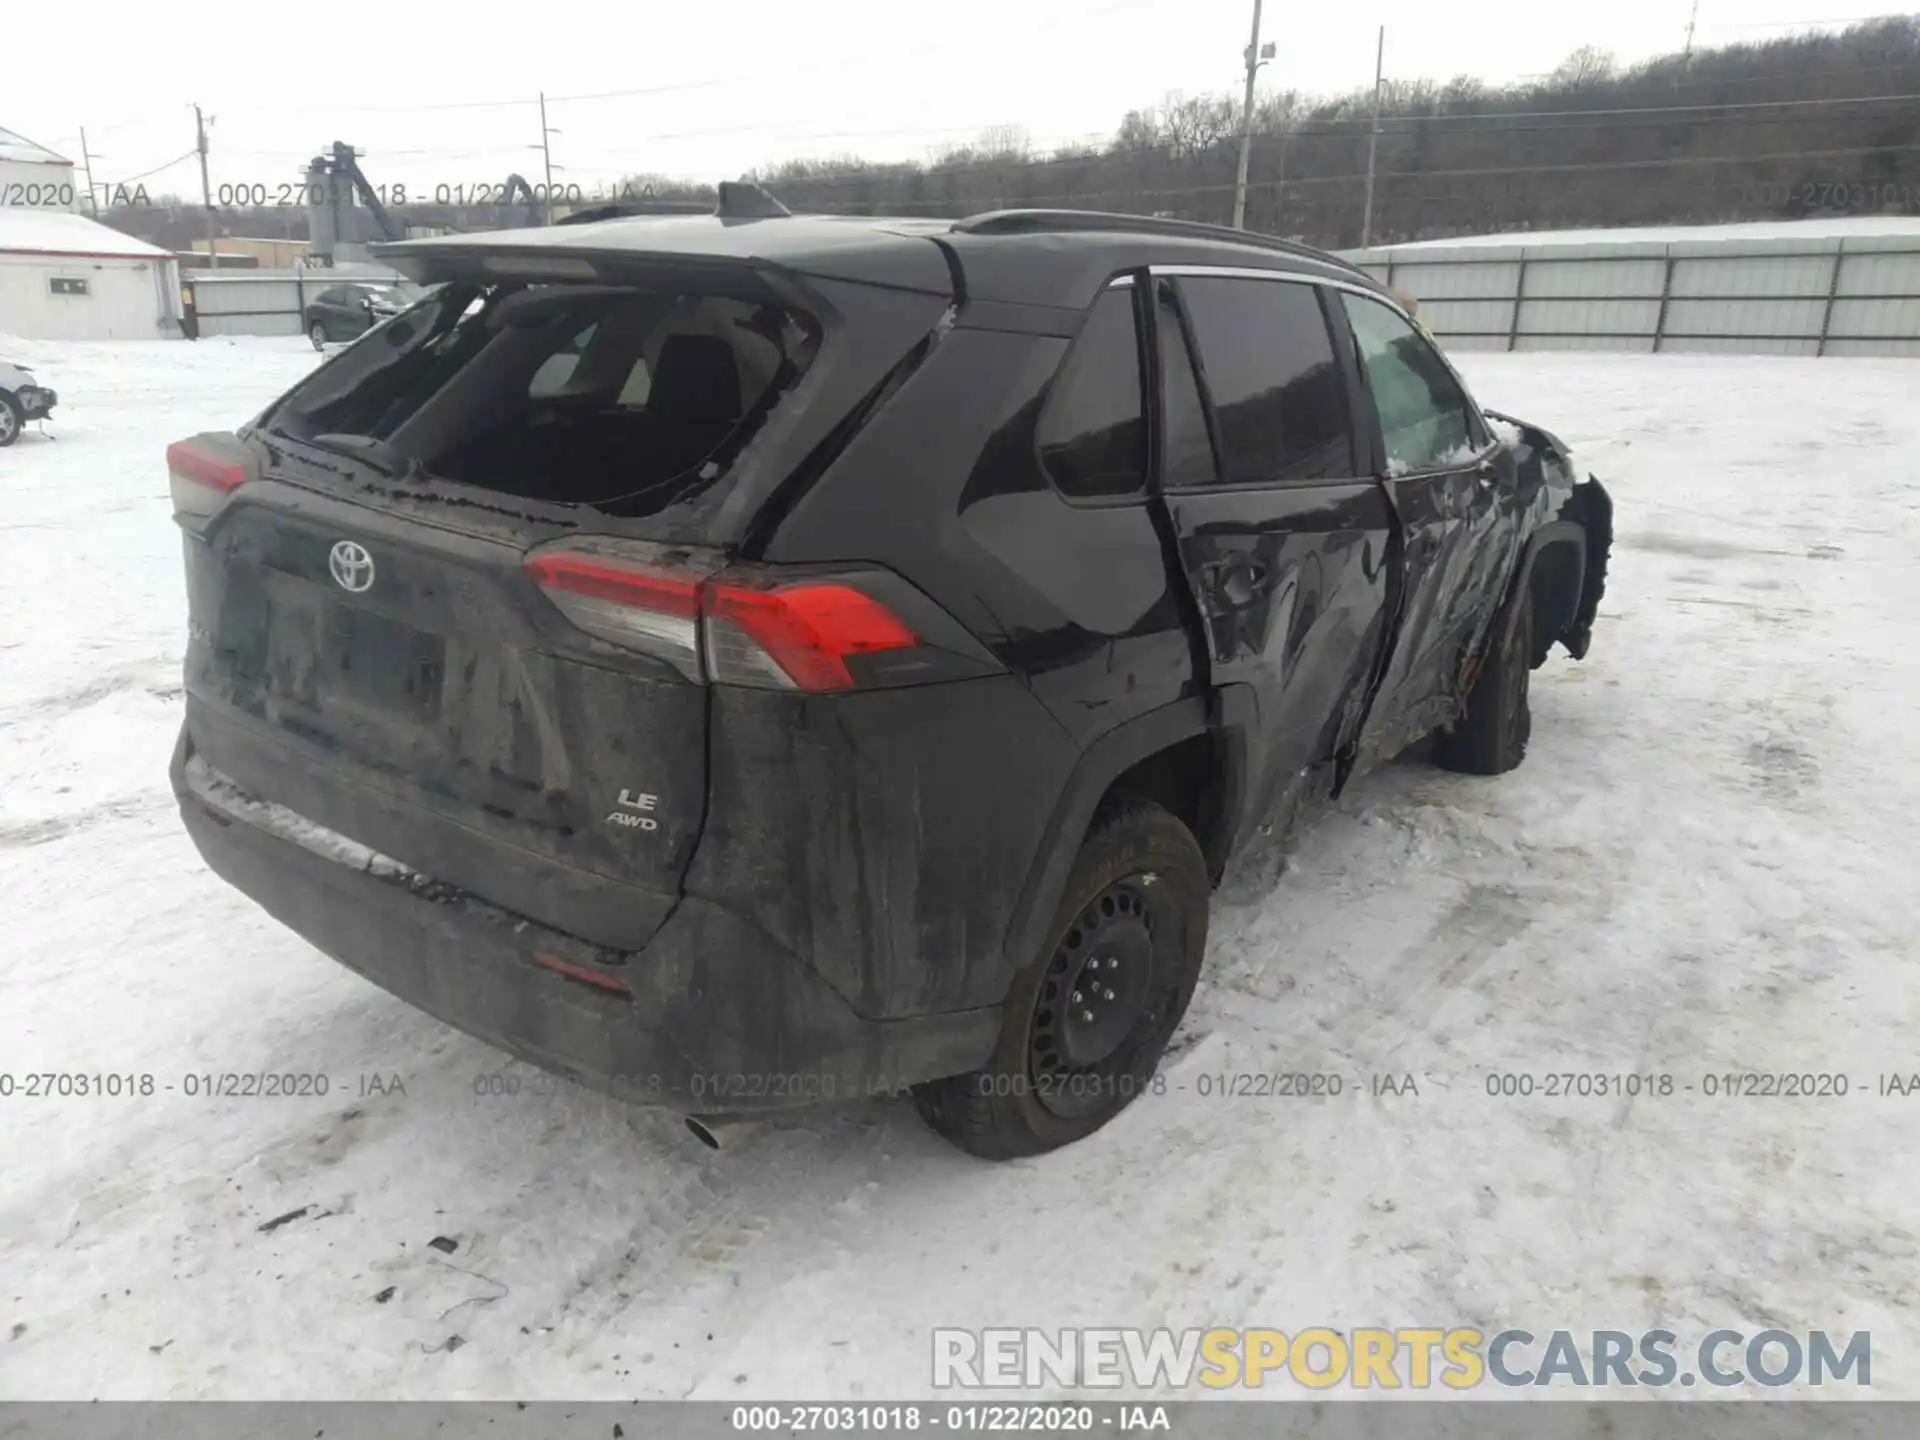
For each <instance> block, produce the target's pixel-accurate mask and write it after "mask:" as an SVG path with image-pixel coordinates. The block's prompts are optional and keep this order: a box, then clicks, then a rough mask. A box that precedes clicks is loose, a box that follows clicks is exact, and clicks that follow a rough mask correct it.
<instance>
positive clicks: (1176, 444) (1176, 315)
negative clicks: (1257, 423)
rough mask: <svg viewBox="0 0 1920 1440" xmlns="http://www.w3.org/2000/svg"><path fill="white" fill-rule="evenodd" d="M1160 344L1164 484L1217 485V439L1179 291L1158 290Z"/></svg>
mask: <svg viewBox="0 0 1920 1440" xmlns="http://www.w3.org/2000/svg"><path fill="white" fill-rule="evenodd" d="M1158 293H1159V307H1160V308H1159V314H1158V318H1157V320H1156V322H1155V323H1156V326H1157V328H1158V330H1159V339H1160V395H1161V403H1162V404H1163V405H1164V406H1165V410H1166V435H1165V438H1164V439H1163V441H1162V445H1163V447H1164V448H1163V454H1162V457H1161V464H1162V466H1163V469H1162V472H1161V474H1162V482H1161V483H1162V484H1164V485H1166V486H1167V488H1168V489H1171V490H1178V489H1181V488H1183V487H1192V486H1195V485H1211V484H1213V483H1214V482H1215V481H1216V480H1217V479H1218V478H1219V472H1218V470H1217V468H1216V466H1215V461H1214V455H1213V440H1212V437H1211V436H1209V435H1208V433H1207V412H1206V409H1205V407H1204V406H1203V405H1202V404H1201V403H1200V386H1199V384H1198V383H1197V382H1196V381H1195V380H1194V378H1193V357H1192V354H1191V352H1190V351H1189V349H1188V344H1189V340H1188V337H1187V334H1186V327H1185V324H1184V322H1183V321H1182V320H1181V318H1180V306H1179V303H1178V301H1177V300H1176V299H1175V298H1174V293H1173V286H1172V284H1171V283H1170V282H1168V281H1165V280H1162V281H1161V282H1160V284H1159V286H1158Z"/></svg>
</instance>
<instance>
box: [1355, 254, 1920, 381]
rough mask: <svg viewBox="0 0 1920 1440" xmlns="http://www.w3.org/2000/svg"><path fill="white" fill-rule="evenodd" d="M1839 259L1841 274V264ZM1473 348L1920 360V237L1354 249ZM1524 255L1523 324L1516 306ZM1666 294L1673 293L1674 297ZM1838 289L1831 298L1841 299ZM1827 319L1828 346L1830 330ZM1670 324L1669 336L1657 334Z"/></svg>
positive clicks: (1433, 321)
mask: <svg viewBox="0 0 1920 1440" xmlns="http://www.w3.org/2000/svg"><path fill="white" fill-rule="evenodd" d="M1836 257H1837V260H1838V269H1837V270H1836V268H1835V264H1836ZM1346 258H1348V259H1349V260H1355V261H1359V262H1362V263H1364V265H1365V267H1366V269H1367V270H1368V271H1369V273H1371V274H1373V275H1374V276H1376V277H1378V278H1381V279H1385V278H1386V266H1387V262H1388V261H1389V260H1391V262H1392V270H1393V278H1392V284H1393V286H1394V288H1395V289H1398V290H1402V291H1404V292H1406V293H1407V294H1410V295H1412V296H1414V297H1415V298H1416V299H1418V300H1419V301H1420V302H1421V305H1420V308H1421V316H1422V318H1423V319H1424V320H1425V321H1426V322H1427V324H1428V325H1429V326H1430V327H1431V328H1432V330H1433V331H1434V333H1435V334H1437V335H1438V336H1439V337H1440V338H1441V340H1442V341H1444V342H1446V343H1447V344H1448V345H1451V346H1456V347H1458V348H1461V349H1476V350H1484V349H1507V348H1509V342H1511V347H1512V348H1515V349H1521V350H1563V349H1582V350H1587V349H1606V350H1628V351H1642V350H1648V349H1659V350H1661V351H1695V352H1704V353H1713V354H1722V353H1728V354H1731V353H1743V352H1744V353H1748V354H1775V355H1813V354H1828V355H1867V354H1872V355H1920V240H1916V239H1915V238H1914V237H1912V236H1911V235H1909V234H1906V233H1905V232H1892V231H1890V232H1888V233H1887V234H1884V235H1880V234H1867V235H1861V236H1854V235H1849V236H1847V237H1846V239H1845V242H1844V243H1842V241H1841V240H1840V239H1839V238H1838V237H1836V236H1833V235H1820V234H1806V233H1804V232H1803V233H1794V232H1793V231H1791V230H1790V229H1789V230H1788V231H1786V233H1782V234H1780V235H1777V236H1765V237H1758V238H1749V237H1741V238H1737V239H1735V238H1729V239H1724V240H1721V239H1685V240H1672V241H1658V240H1652V239H1638V240H1616V241H1608V240H1606V239H1604V238H1602V237H1599V236H1596V238H1595V239H1594V240H1592V241H1584V240H1583V241H1580V242H1575V243H1567V244H1553V245H1538V244H1535V245H1528V244H1526V243H1525V240H1524V238H1522V237H1516V238H1515V239H1514V240H1512V241H1497V242H1493V243H1476V244H1473V245H1471V246H1464V245H1463V246H1460V247H1457V248H1456V247H1452V246H1448V247H1445V248H1438V249H1435V248H1422V247H1419V246H1409V247H1406V248H1403V249H1395V248H1393V247H1383V248H1381V249H1377V250H1369V251H1364V252H1349V253H1348V255H1347V257H1346ZM1523 259H1524V264H1525V277H1524V281H1522V282H1521V283H1522V284H1523V286H1524V292H1525V298H1524V299H1523V300H1522V301H1521V303H1520V306H1519V316H1518V320H1519V324H1518V325H1517V326H1515V325H1514V320H1515V316H1514V313H1513V309H1512V306H1511V304H1510V302H1508V301H1505V300H1502V299H1500V298H1499V297H1502V296H1506V295H1511V294H1512V293H1513V288H1514V283H1515V281H1516V280H1518V279H1519V270H1520V266H1521V263H1522V261H1523ZM1663 297H1664V299H1663ZM1829 297H1831V304H1830V303H1829ZM1823 326H1824V330H1825V335H1826V343H1825V346H1824V348H1823V347H1822V345H1821V341H1820V337H1821V334H1822V329H1823ZM1656 329H1658V330H1659V332H1660V336H1661V338H1660V341H1659V343H1658V345H1657V346H1656V345H1654V344H1653V343H1652V341H1651V340H1650V339H1649V338H1648V337H1650V336H1651V335H1652V333H1653V332H1654V331H1655V330H1656Z"/></svg>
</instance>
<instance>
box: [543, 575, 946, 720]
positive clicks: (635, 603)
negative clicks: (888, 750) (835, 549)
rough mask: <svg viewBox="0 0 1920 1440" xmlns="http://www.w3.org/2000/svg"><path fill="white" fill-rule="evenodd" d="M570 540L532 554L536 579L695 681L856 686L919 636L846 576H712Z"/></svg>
mask: <svg viewBox="0 0 1920 1440" xmlns="http://www.w3.org/2000/svg"><path fill="white" fill-rule="evenodd" d="M580 543H582V542H563V543H562V544H560V545H557V546H554V547H552V548H549V549H546V550H541V551H537V552H535V553H534V554H533V555H530V556H529V557H528V558H527V561H526V570H527V574H528V576H529V577H530V578H531V579H532V580H533V581H534V583H535V584H537V585H539V586H540V588H541V590H542V591H543V592H544V593H545V594H546V596H547V598H548V599H549V600H551V601H552V602H553V603H554V605H556V606H557V607H559V609H560V611H561V612H562V613H563V614H564V615H566V617H567V618H568V619H569V620H571V621H572V622H573V623H574V624H575V625H577V626H579V627H580V628H581V629H582V630H585V631H586V632H587V633H588V634H590V635H595V636H598V637H599V638H600V639H602V640H608V641H611V642H612V643H614V644H616V645H620V646H623V647H625V648H627V649H630V650H637V651H640V652H641V653H643V654H648V655H653V656H655V657H657V658H659V659H662V660H665V661H667V662H668V663H669V664H671V665H673V667H674V668H675V669H676V670H678V671H679V672H680V673H681V674H682V675H685V676H686V677H687V678H688V679H689V680H695V681H703V680H713V681H716V682H718V683H720V684H723V685H753V686H758V687H761V688H764V689H778V690H806V691H812V692H819V693H827V692H832V691H836V690H851V689H855V688H857V686H858V685H859V683H860V681H859V678H858V677H857V676H856V675H855V673H854V672H853V670H852V669H850V668H849V667H848V664H847V662H848V661H849V660H850V659H853V658H854V657H856V656H860V655H871V654H876V653H879V652H882V651H888V650H911V649H914V648H916V647H918V646H920V645H921V644H922V641H921V639H920V637H919V636H918V635H917V634H915V633H914V631H913V629H912V628H911V627H910V626H908V625H907V624H906V622H905V621H903V620H902V619H901V618H900V617H899V616H898V615H896V614H895V613H894V612H893V611H892V610H890V609H888V608H887V606H886V605H884V604H883V603H881V602H880V601H879V600H876V599H875V598H874V597H873V596H871V595H869V594H867V593H866V592H865V591H863V590H861V589H859V588H857V587H856V586H854V585H852V584H850V583H848V582H847V581H845V580H841V579H820V580H800V581H788V582H787V583H785V584H782V583H780V582H779V580H778V579H777V578H775V577H772V576H766V577H764V578H763V577H762V575H761V574H760V573H758V572H755V571H753V570H751V569H750V568H736V569H731V570H728V571H726V572H725V573H724V574H722V575H720V576H718V577H714V578H709V577H707V576H705V575H703V574H700V573H698V572H696V571H694V570H691V569H681V568H678V567H677V566H675V565H663V564H656V563H652V562H650V561H646V560H641V559H638V558H629V557H628V556H627V555H625V554H620V553H615V552H614V549H613V547H612V546H610V545H609V544H608V543H607V542H587V543H591V544H593V545H594V546H595V547H596V548H591V549H587V548H574V546H575V545H577V544H580Z"/></svg>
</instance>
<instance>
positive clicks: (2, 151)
mask: <svg viewBox="0 0 1920 1440" xmlns="http://www.w3.org/2000/svg"><path fill="white" fill-rule="evenodd" d="M0 160H20V161H24V162H26V163H27V164H30V165H71V164H73V162H72V161H71V160H68V159H66V158H65V157H64V156H60V155H56V154H54V153H53V151H51V150H49V149H47V147H46V146H44V145H36V144H34V143H33V141H31V140H29V139H27V137H26V136H24V135H16V134H15V133H14V132H13V131H11V130H4V129H0Z"/></svg>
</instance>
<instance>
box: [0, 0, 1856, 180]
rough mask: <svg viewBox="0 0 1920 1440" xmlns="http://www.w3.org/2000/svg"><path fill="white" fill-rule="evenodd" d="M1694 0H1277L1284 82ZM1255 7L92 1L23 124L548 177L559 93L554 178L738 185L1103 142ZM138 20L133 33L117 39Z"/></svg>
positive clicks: (1727, 10)
mask: <svg viewBox="0 0 1920 1440" xmlns="http://www.w3.org/2000/svg"><path fill="white" fill-rule="evenodd" d="M88 10H93V11H94V13H93V14H91V15H89V14H88V13H87V11H88ZM1874 13H1877V12H1876V11H1875V10H1874V8H1873V7H1872V6H1870V5H1863V4H1861V3H1859V0H1740V3H1738V4H1733V3H1730V0H1701V4H1700V11H1699V21H1698V38H1697V42H1696V43H1698V44H1700V45H1713V44H1725V43H1730V42H1740V41H1755V40H1764V39H1768V38H1772V37H1774V36H1778V35H1785V34H1789V33H1792V32H1793V31H1794V30H1796V29H1805V28H1808V27H1809V26H1810V25H1811V24H1812V23H1814V22H1819V21H1828V22H1835V21H1844V20H1848V19H1856V18H1860V17H1863V16H1866V15H1870V14H1874ZM203 14H205V15H210V16H211V17H213V18H202V15H203ZM363 16H364V17H365V18H362V17H363ZM1687 16H1688V0H1612V3H1608V4H1571V5H1570V4H1563V3H1559V4H1556V3H1539V0H1535V3H1530V4H1526V5H1509V4H1498V3H1490V0H1461V3H1459V4H1455V5H1447V6H1437V5H1433V4H1431V3H1429V0H1365V3H1359V4H1352V3H1344V4H1343V3H1327V0H1315V3H1311V4H1301V3H1299V0H1278V3H1276V0H1268V3H1267V4H1266V7H1265V15H1264V21H1263V25H1262V36H1263V38H1264V39H1268V40H1272V41H1275V42H1276V43H1277V44H1278V46H1279V56H1278V58H1277V59H1276V61H1275V62H1274V63H1273V64H1271V65H1270V66H1268V67H1267V68H1266V69H1264V70H1263V71H1262V72H1261V84H1262V87H1263V88H1273V89H1284V88H1298V89H1302V90H1305V91H1309V92H1315V93H1323V92H1335V91H1341V90H1346V89H1350V88H1352V87H1354V86H1360V85H1366V84H1368V83H1370V82H1371V80H1372V77H1373V60H1374V53H1373V52H1374V36H1375V27H1376V26H1378V25H1382V24H1384V25H1385V26H1386V27H1387V57H1386V64H1387V73H1388V74H1389V75H1392V76H1401V77H1412V76H1416V75H1428V76H1434V77H1439V78H1445V77H1447V76H1449V75H1453V74H1456V73H1460V72H1469V73H1473V74H1477V75H1479V76H1481V77H1482V78H1483V79H1486V80H1488V81H1491V82H1496V83H1498V82H1503V81H1508V80H1513V79H1516V78H1519V77H1522V76H1525V75H1528V74H1537V73H1540V72H1544V71H1547V70H1550V69H1552V68H1553V66H1554V65H1555V64H1556V63H1558V62H1559V61H1560V60H1561V59H1562V58H1563V57H1564V56H1566V55H1567V54H1568V52H1570V51H1572V50H1573V49H1575V48H1576V47H1577V46H1580V45H1583V44H1592V45H1598V46H1600V47H1602V48H1604V49H1608V50H1611V51H1613V52H1614V53H1615V54H1616V55H1617V56H1618V57H1619V58H1620V59H1621V60H1622V61H1632V60H1635V59H1641V58H1644V57H1646V56H1649V55H1653V54H1657V53H1660V52H1662V51H1666V50H1674V49H1678V48H1679V47H1680V45H1681V44H1682V42H1683V40H1684V38H1685V34H1686V27H1687ZM1251 19H1252V0H1045V3H1041V0H969V3H966V4H961V5H956V4H953V3H943V4H924V3H923V4H901V3H897V0H896V3H893V4H879V3H869V0H817V3H814V4H810V5H807V4H794V3H791V0H787V3H778V4H776V3H772V0H732V3H704V4H702V3H684V4H673V5H635V6H631V7H620V6H614V5H609V4H607V3H605V0H543V3H540V4H537V5H531V6H514V7H512V8H511V9H509V8H508V7H505V6H500V7H492V6H489V7H484V8H483V7H478V6H476V7H461V8H458V9H456V8H453V7H450V6H448V5H446V4H445V3H444V0H436V3H432V4H429V3H427V0H385V3H383V4H381V5H378V6H369V7H366V8H365V9H364V10H362V11H361V12H360V13H359V14H357V15H356V14H355V13H354V10H353V9H352V8H349V7H339V8H335V9H333V10H331V11H329V10H325V9H319V10H316V9H312V8H309V7H300V6H271V5H266V6H247V7H241V8H238V9H235V8H233V7H225V8H216V9H215V10H213V11H211V12H199V11H196V10H195V9H194V8H193V7H191V6H189V7H188V8H187V9H185V10H178V9H176V10H174V11H170V12H168V13H167V15H166V16H165V17H163V18H159V19H156V18H155V13H154V12H153V11H152V10H151V9H149V8H145V7H141V8H136V7H134V6H132V5H129V4H121V5H119V6H117V7H116V8H115V9H113V10H111V11H108V10H105V9H104V8H99V9H96V8H95V7H94V6H92V5H90V4H87V5H83V6H82V9H81V10H80V11H65V12H62V14H61V24H62V25H72V26H78V27H79V33H81V34H82V35H91V36H93V37H94V40H92V41H88V42H87V43H85V45H84V48H83V50H81V51H79V52H75V55H74V61H73V63H71V64H66V63H62V64H60V65H54V64H31V63H23V60H24V56H23V54H22V53H19V52H18V51H17V47H16V53H15V55H14V56H13V61H12V63H9V64H8V65H7V66H6V80H5V84H4V86H3V87H0V126H5V127H7V128H9V129H13V130H18V131H20V132H21V133H23V134H25V135H27V136H29V137H31V138H32V139H34V140H37V141H39V142H40V143H42V144H44V145H47V146H50V147H51V148H53V149H55V150H58V151H60V152H61V153H63V154H65V155H67V156H68V157H69V158H71V159H72V160H74V161H75V162H76V164H77V163H78V162H79V161H80V159H81V155H80V138H79V132H80V128H81V127H82V126H83V125H84V126H85V127H86V129H87V139H88V142H89V145H90V147H91V148H92V150H93V152H94V166H93V169H94V179H95V180H96V182H101V183H107V182H117V181H122V180H126V179H129V178H130V177H134V176H137V175H140V174H141V173H142V172H147V171H152V170H154V169H155V168H156V167H161V166H167V167H168V168H165V169H161V170H159V171H158V173H156V174H152V175H148V176H147V177H146V179H145V180H144V181H143V183H144V184H146V185H147V187H148V189H149V191H150V193H152V194H154V195H158V194H161V193H163V192H166V191H173V192H177V193H180V194H183V195H196V194H197V190H198V174H197V171H196V167H195V166H194V164H193V162H192V160H191V159H190V158H185V159H182V160H181V161H180V163H174V164H172V165H170V166H169V165H168V162H170V161H175V160H176V157H186V156H188V155H189V152H190V150H191V147H192V144H193V111H192V104H193V102H195V101H196V100H197V101H199V102H200V103H201V104H202V105H203V106H204V107H205V109H206V111H207V113H208V114H210V115H212V116H214V117H215V120H214V124H213V128H212V130H211V132H210V134H211V140H212V163H211V168H212V173H213V181H214V184H215V185H216V186H218V185H220V184H223V183H240V182H244V183H265V184H268V185H275V184H278V183H280V182H283V181H294V180H297V179H298V178H299V175H300V173H301V171H302V169H303V167H304V162H305V160H306V158H307V157H308V156H310V155H312V154H313V153H314V151H315V150H316V149H318V148H321V147H323V146H325V145H326V144H328V143H329V142H331V141H333V140H336V139H339V140H346V141H348V142H350V143H352V144H353V145H355V146H357V147H358V148H360V149H361V150H362V151H363V152H364V153H365V156H366V158H365V159H364V160H363V162H362V164H363V166H364V168H365V169H366V171H367V173H368V176H369V178H370V179H371V180H373V181H374V182H375V183H376V184H393V183H404V184H406V185H408V186H409V187H424V188H427V189H431V188H433V187H435V186H438V185H441V184H448V185H457V184H462V183H465V184H469V185H470V184H472V183H474V182H495V183H497V182H498V181H499V180H501V179H502V178H503V177H504V176H505V175H507V174H508V173H509V172H511V171H516V170H517V171H519V172H520V173H522V174H524V175H526V176H527V177H528V178H529V179H531V180H534V181H536V182H537V181H538V180H540V178H541V171H540V163H541V157H540V153H539V150H538V144H539V140H540V122H539V111H538V108H537V106H536V104H535V103H534V100H535V96H536V94H537V93H538V92H540V91H541V90H545V91H546V92H547V94H548V96H549V100H548V124H549V125H551V126H553V127H554V128H555V129H557V130H558V131H559V133H558V134H555V135H553V136H552V137H551V142H552V147H553V162H554V166H555V169H554V179H555V181H557V182H559V181H573V182H578V183H580V184H581V185H583V186H585V187H589V188H590V187H592V186H593V185H595V184H596V183H599V182H604V181H608V180H611V179H614V178H616V177H618V176H620V175H623V174H632V173H635V172H657V173H663V174H668V175H674V176H683V177H690V178H698V179H706V180H713V179H720V178H726V177H730V176H732V175H736V174H738V173H739V172H740V171H742V170H744V169H746V168H748V167H750V166H753V165H757V164H762V163H765V162H769V161H773V160H778V159H782V158H786V157H789V156H795V155H811V156H833V155H842V154H850V153H856V152H857V153H860V154H862V155H866V156H869V157H874V158H899V157H915V158H925V157H926V156H927V155H928V154H929V153H930V152H933V151H935V150H937V149H938V148H940V147H941V146H943V145H948V144H956V143H963V142H965V141H967V140H969V139H972V138H975V137H977V136H978V135H979V134H980V133H981V132H983V131H986V130H988V129H990V128H992V127H996V126H1005V125H1017V126H1020V127H1022V128H1023V129H1024V130H1025V132H1026V134H1027V135H1028V137H1029V138H1030V139H1031V141H1032V143H1033V144H1034V146H1035V147H1036V148H1040V149H1044V148H1047V147H1050V146H1052V145H1053V144H1056V143H1061V142H1065V141H1069V140H1076V139H1095V138H1104V137H1106V136H1108V135H1110V134H1111V133H1112V132H1113V130H1114V128H1115V127H1116V126H1117V124H1118V122H1119V120H1120V118H1121V116H1122V115H1123V114H1124V113H1125V112H1126V111H1127V110H1128V109H1131V108H1134V107H1138V106H1142V105H1147V104H1151V103H1152V102H1154V101H1156V100H1158V99H1160V98H1162V97H1163V96H1164V95H1166V94H1167V93H1168V92H1171V91H1184V92H1187V93H1189V94H1193V93H1198V92H1202V91H1209V90H1213V91H1218V90H1231V89H1235V88H1237V86H1238V84H1239V83H1240V80H1239V66H1240V52H1241V50H1242V48H1243V47H1244V46H1245V44H1246V41H1247V33H1248V29H1249V26H1250V23H1251ZM116 30H118V31H121V32H122V34H123V35H125V36H127V37H129V38H127V39H124V40H122V41H121V42H120V43H116V44H105V43H95V41H99V40H100V39H102V37H103V36H104V35H105V33H107V32H111V31H116ZM136 35H138V36H151V37H152V43H151V44H149V43H146V42H145V41H144V40H141V41H138V42H137V43H136V42H135V41H134V40H133V39H132V37H134V36H136ZM610 92H620V93H617V94H616V93H610ZM635 92H641V93H635ZM563 97H564V98H563ZM496 102H498V103H496Z"/></svg>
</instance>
